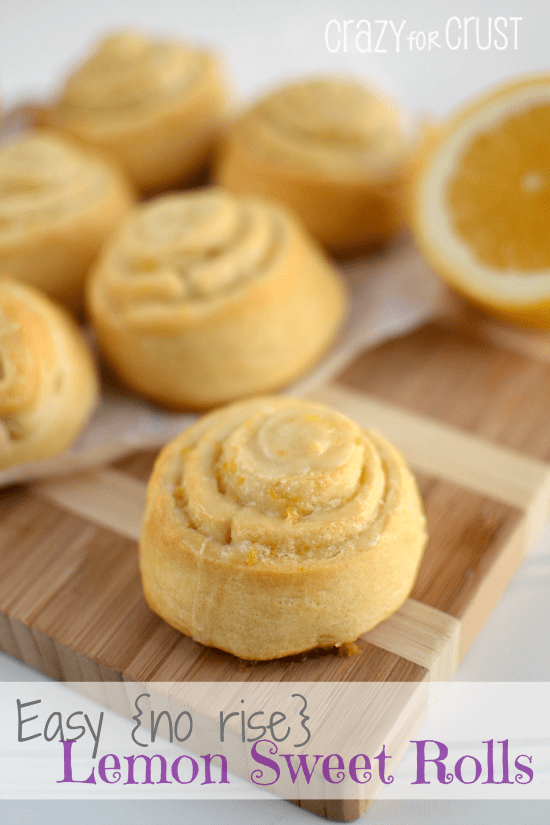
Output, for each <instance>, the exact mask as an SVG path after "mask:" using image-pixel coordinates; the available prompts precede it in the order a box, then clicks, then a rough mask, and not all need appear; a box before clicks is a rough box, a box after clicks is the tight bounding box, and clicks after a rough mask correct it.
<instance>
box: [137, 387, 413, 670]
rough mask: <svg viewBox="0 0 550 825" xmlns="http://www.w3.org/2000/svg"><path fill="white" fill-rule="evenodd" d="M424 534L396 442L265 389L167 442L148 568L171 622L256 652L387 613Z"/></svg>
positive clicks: (146, 543) (337, 633)
mask: <svg viewBox="0 0 550 825" xmlns="http://www.w3.org/2000/svg"><path fill="white" fill-rule="evenodd" d="M425 542H426V532H425V517H424V514H423V510H422V505H421V501H420V497H419V493H418V490H417V487H416V484H415V481H414V479H413V477H412V475H411V473H410V471H409V470H408V468H407V467H406V465H405V463H404V461H403V459H402V458H401V456H400V455H399V454H398V453H397V451H396V450H395V448H393V447H392V446H391V445H390V444H388V442H386V441H385V439H383V438H382V437H381V436H380V435H378V434H377V433H370V432H367V431H365V430H362V429H360V428H359V427H358V426H357V425H356V424H354V423H353V422H351V421H350V420H349V419H346V418H345V417H344V416H342V415H340V414H339V413H336V412H334V411H333V410H330V409H329V408H327V407H324V406H322V405H319V404H311V403H306V402H303V401H300V400H295V399H288V398H283V397H264V398H258V399H254V400H250V401H245V402H240V403H237V404H233V405H232V406H230V407H226V408H224V409H221V410H218V411H215V412H213V413H210V414H209V415H207V416H205V417H204V418H202V419H201V420H200V421H199V422H197V424H195V425H193V426H192V427H191V428H189V429H188V430H186V431H185V432H183V433H182V434H181V435H180V436H179V437H178V438H176V439H175V440H174V441H173V442H172V443H171V444H169V445H168V446H167V447H166V448H165V449H164V450H163V452H162V453H161V455H160V456H159V458H158V460H157V463H156V465H155V469H154V471H153V475H152V477H151V480H150V482H149V489H148V496H147V509H146V516H145V521H144V525H143V531H142V537H141V542H140V565H141V573H142V580H143V587H144V591H145V595H146V597H147V601H148V602H149V604H150V606H151V607H152V609H153V610H155V611H156V612H157V613H159V615H160V616H162V617H163V618H164V619H165V620H166V621H167V622H169V623H170V624H172V625H173V626H174V627H176V628H177V629H179V630H181V631H182V632H183V633H186V634H187V635H189V636H192V637H193V638H194V639H196V640H197V641H200V642H202V643H203V644H206V645H212V646H214V647H219V648H221V649H223V650H227V651H229V652H230V653H233V654H235V655H236V656H240V657H241V658H244V659H258V660H259V659H271V658H279V657H282V656H286V655H290V654H293V653H298V652H301V651H303V650H308V649H310V648H313V647H317V646H323V647H326V646H331V645H335V644H341V643H344V642H351V641H353V640H355V639H356V638H357V637H358V636H360V635H361V634H362V633H365V632H366V631H368V630H369V629H370V628H372V627H373V626H374V625H376V624H378V623H379V622H380V621H382V620H383V619H385V618H387V616H389V615H390V614H391V613H392V612H394V611H395V610H397V608H398V607H399V606H400V605H401V604H402V603H403V602H404V600H405V599H406V598H407V596H408V594H409V593H410V591H411V589H412V586H413V583H414V580H415V577H416V573H417V570H418V566H419V563H420V559H421V556H422V552H423V550H424V545H425Z"/></svg>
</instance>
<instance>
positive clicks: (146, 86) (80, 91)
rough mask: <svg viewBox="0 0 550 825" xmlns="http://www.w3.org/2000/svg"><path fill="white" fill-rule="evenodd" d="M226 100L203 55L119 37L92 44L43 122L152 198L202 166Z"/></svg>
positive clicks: (170, 45) (176, 46) (214, 69)
mask: <svg viewBox="0 0 550 825" xmlns="http://www.w3.org/2000/svg"><path fill="white" fill-rule="evenodd" d="M226 97H227V93H226V91H225V88H224V84H223V82H222V79H221V77H220V71H219V69H218V66H217V64H216V61H215V60H214V59H213V57H212V56H211V55H210V54H209V53H207V52H204V51H199V50H197V49H193V48H190V47H188V46H185V45H182V44H178V43H171V42H169V41H161V40H152V39H149V38H147V37H145V36H144V35H140V34H138V33H132V32H123V33H120V34H115V35H111V36H110V37H107V38H105V39H104V40H103V41H102V42H101V43H99V44H98V46H97V47H96V49H95V50H94V51H93V53H92V54H91V55H90V56H89V57H88V59H87V60H86V61H85V62H84V63H83V64H82V65H81V66H79V67H78V68H77V69H76V70H75V71H74V72H73V73H72V74H71V75H70V76H69V77H68V79H67V81H66V83H65V86H64V88H63V90H62V93H61V95H60V97H59V98H58V100H57V101H56V102H54V103H53V104H52V105H51V106H49V107H47V108H46V109H45V110H44V112H43V114H42V120H43V122H44V123H47V124H49V125H53V126H55V127H56V128H58V129H61V130H64V131H68V132H70V133H71V134H72V135H74V136H75V137H77V138H79V139H80V140H83V141H85V142H86V143H89V144H91V145H94V146H98V147H100V148H101V149H104V150H105V151H107V152H109V153H111V154H112V155H113V156H115V157H116V158H117V159H118V161H119V162H120V163H121V164H122V166H123V167H124V168H125V169H126V171H127V173H128V175H129V176H130V178H131V180H132V181H133V182H134V183H135V185H136V186H137V187H138V188H139V189H140V191H142V192H148V193H151V192H158V191H161V190H163V189H169V188H172V187H174V186H176V185H177V184H185V183H188V182H190V181H191V180H192V179H193V178H194V177H195V176H196V175H197V174H198V173H199V172H200V170H201V169H202V168H203V167H204V165H205V163H206V161H207V160H208V158H209V156H210V153H211V151H212V147H213V144H214V141H215V139H216V137H217V134H218V130H219V126H220V121H221V118H222V115H223V111H224V108H225V104H226Z"/></svg>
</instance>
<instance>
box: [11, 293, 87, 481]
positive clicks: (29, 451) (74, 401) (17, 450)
mask: <svg viewBox="0 0 550 825" xmlns="http://www.w3.org/2000/svg"><path fill="white" fill-rule="evenodd" d="M97 394H98V386H97V380H96V374H95V370H94V365H93V361H92V358H91V355H90V353H89V351H88V349H87V347H86V345H85V343H84V341H83V340H82V337H81V335H80V332H79V330H78V328H77V326H76V324H74V323H73V321H72V320H71V319H70V318H69V316H68V315H66V314H65V313H64V312H63V311H62V310H61V309H59V308H58V307H57V306H55V305H54V304H53V303H52V302H51V301H49V300H48V299H47V298H46V297H45V296H44V295H41V294H40V293H39V292H37V291H36V290H34V289H32V288H31V287H29V286H27V285H25V284H20V283H17V282H15V281H9V280H0V468H1V469H5V468H6V467H11V466H13V465H15V464H21V463H23V462H26V461H34V460H37V459H41V458H50V457H52V456H56V455H58V454H59V453H62V452H63V450H65V448H66V447H68V446H69V445H70V444H71V443H72V442H73V441H74V439H75V438H76V437H77V436H78V434H79V433H80V431H81V430H82V428H83V427H84V425H85V424H86V422H87V420H88V418H89V417H90V415H91V413H92V411H93V408H94V406H95V403H96V400H97Z"/></svg>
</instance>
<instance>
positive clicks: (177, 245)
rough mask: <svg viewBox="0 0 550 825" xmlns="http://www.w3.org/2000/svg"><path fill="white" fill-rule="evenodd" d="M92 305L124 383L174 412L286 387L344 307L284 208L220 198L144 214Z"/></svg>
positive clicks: (110, 259)
mask: <svg viewBox="0 0 550 825" xmlns="http://www.w3.org/2000/svg"><path fill="white" fill-rule="evenodd" d="M88 297H89V301H88V303H89V309H90V315H91V318H92V322H93V324H94V327H95V329H96V332H97V335H98V339H99V342H100V345H101V347H102V350H103V352H104V354H105V355H106V357H107V358H108V360H109V361H110V363H111V364H112V365H113V367H114V368H115V370H116V371H117V373H118V374H119V375H120V377H121V378H122V379H123V380H124V381H125V382H126V383H127V384H128V385H129V386H131V387H132V388H133V389H135V390H136V391H137V392H139V393H141V394H143V395H145V396H147V397H149V398H152V399H153V400H155V401H158V402H160V403H161V404H164V405H166V406H168V407H171V408H175V409H185V408H195V409H204V408H208V407H212V406H214V405H216V404H220V403H223V402H226V401H229V400H232V399H234V398H239V397H242V396H245V395H252V394H254V393H258V392H265V391H268V390H271V389H276V388H279V387H281V386H284V385H285V383H288V382H290V381H291V380H293V379H294V378H296V377H298V376H299V375H300V374H302V373H303V372H304V371H305V370H306V369H307V368H308V367H309V366H310V365H311V364H312V363H313V362H314V361H315V360H316V359H317V358H318V357H319V356H320V355H321V354H322V353H323V352H324V351H325V349H326V348H327V347H328V345H329V344H330V343H331V341H332V340H333V338H334V335H335V333H336V329H337V327H338V325H339V322H340V321H341V318H342V314H343V309H344V295H343V289H342V285H341V282H340V280H339V278H338V276H337V274H336V272H335V270H334V269H333V268H332V267H331V265H330V264H329V263H328V261H326V259H325V258H324V257H323V256H322V254H321V253H320V252H319V251H318V250H317V249H316V248H315V246H314V245H313V244H312V242H311V241H310V240H309V239H308V238H307V237H306V236H305V235H304V234H303V233H302V231H301V230H300V228H299V227H298V226H297V224H296V223H295V221H294V220H293V219H292V218H291V217H290V216H289V215H287V213H286V212H285V211H284V210H283V209H282V208H280V207H279V206H277V205H275V204H271V203H269V202H264V201H260V200H259V199H255V198H239V197H235V196H234V195H232V194H230V193H228V192H225V191H224V190H221V189H207V190H202V191H197V192H192V193H187V194H181V193H180V194H174V195H168V196H164V197H160V198H157V199H156V200H154V201H150V202H149V203H148V204H146V205H144V206H141V207H138V208H136V209H135V210H134V211H133V213H132V214H131V216H130V217H129V219H128V221H127V222H126V223H125V224H124V226H122V227H121V228H120V230H119V232H118V233H117V234H116V236H115V238H114V239H113V241H112V242H111V243H110V244H109V245H108V246H107V248H106V249H105V250H104V253H103V254H102V256H101V258H100V260H99V261H98V264H97V266H96V267H95V269H94V271H93V273H92V275H91V278H90V282H89V296H88Z"/></svg>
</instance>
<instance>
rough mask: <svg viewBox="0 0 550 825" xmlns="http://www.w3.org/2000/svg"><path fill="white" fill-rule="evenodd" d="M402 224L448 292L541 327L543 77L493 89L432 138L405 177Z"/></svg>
mask: <svg viewBox="0 0 550 825" xmlns="http://www.w3.org/2000/svg"><path fill="white" fill-rule="evenodd" d="M411 225H412V230H413V234H414V236H415V240H416V242H417V245H418V247H419V249H420V251H421V252H422V253H423V254H424V256H425V257H426V259H427V261H428V262H429V264H430V265H431V266H432V268H433V269H434V270H435V271H436V272H437V273H439V274H440V275H441V276H442V277H443V278H444V279H445V280H446V281H447V282H448V283H449V284H450V285H451V286H452V287H454V288H455V289H456V290H458V291H459V292H461V293H463V294H464V295H465V296H466V297H467V298H469V299H471V300H472V301H474V302H475V303H476V304H478V305H480V306H482V307H483V308H485V309H486V310H489V311H490V312H492V313H493V314H496V315H500V316H504V317H506V318H508V319H509V320H512V321H515V322H517V323H520V324H522V325H524V326H528V327H539V328H540V327H543V328H550V75H538V76H535V77H529V78H526V79H523V80H519V81H517V82H514V83H510V84H508V85H506V86H503V87H501V88H499V89H496V90H495V91H493V92H491V93H489V94H487V95H484V96H483V97H480V98H478V99H477V100H476V101H474V102H473V103H472V104H470V105H469V106H467V107H465V108H463V109H461V110H460V111H458V112H456V114H455V115H454V116H452V117H451V118H449V120H448V121H447V122H446V123H444V124H441V125H440V126H438V127H437V128H436V129H435V130H434V131H433V133H432V134H431V135H430V137H429V138H428V139H427V140H426V141H425V144H424V146H423V148H422V149H421V151H420V155H419V162H418V165H417V169H416V173H415V175H414V185H413V193H412V214H411Z"/></svg>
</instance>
